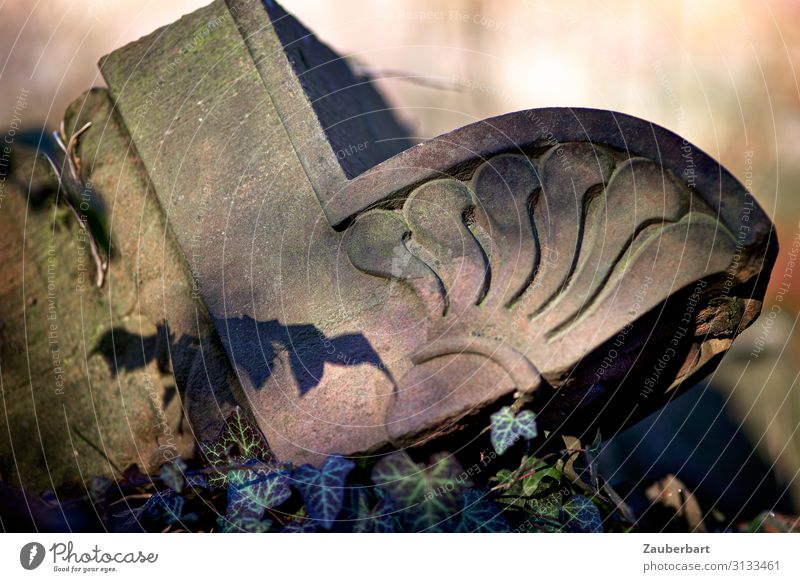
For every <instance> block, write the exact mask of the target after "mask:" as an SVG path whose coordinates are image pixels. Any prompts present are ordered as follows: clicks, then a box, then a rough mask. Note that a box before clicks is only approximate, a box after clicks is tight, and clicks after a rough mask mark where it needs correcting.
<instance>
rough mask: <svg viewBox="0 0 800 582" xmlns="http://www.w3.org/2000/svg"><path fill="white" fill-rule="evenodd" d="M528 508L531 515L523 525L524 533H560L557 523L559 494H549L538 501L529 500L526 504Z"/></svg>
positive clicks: (559, 506)
mask: <svg viewBox="0 0 800 582" xmlns="http://www.w3.org/2000/svg"><path fill="white" fill-rule="evenodd" d="M528 508H529V510H530V512H531V515H530V517H529V518H528V520H527V521H526V522H525V524H524V526H525V527H524V530H525V531H527V532H546V533H553V532H558V531H561V525H560V523H559V517H560V515H561V495H560V494H559V493H557V492H556V493H551V494H550V495H547V496H546V497H542V498H540V499H531V500H530V501H529V502H528Z"/></svg>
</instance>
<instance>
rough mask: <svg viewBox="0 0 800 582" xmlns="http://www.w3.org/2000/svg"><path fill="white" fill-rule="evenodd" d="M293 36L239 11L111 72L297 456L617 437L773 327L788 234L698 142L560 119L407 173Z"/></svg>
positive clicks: (592, 116) (400, 158)
mask: <svg viewBox="0 0 800 582" xmlns="http://www.w3.org/2000/svg"><path fill="white" fill-rule="evenodd" d="M265 6H266V7H265ZM283 15H284V13H283V12H282V11H281V10H280V9H279V8H278V7H277V5H275V4H274V3H272V2H267V3H266V4H265V5H263V4H262V3H260V2H256V1H239V0H230V1H228V2H227V3H225V2H222V1H218V2H215V3H214V4H212V5H210V6H209V7H207V8H205V9H202V10H200V11H198V12H196V13H194V14H192V15H189V16H187V17H185V18H184V19H182V20H181V21H179V22H178V23H176V24H174V25H171V26H169V27H167V28H166V29H162V30H160V31H157V32H156V33H154V34H153V35H151V36H149V37H146V38H144V39H142V40H140V41H137V42H136V43H134V44H132V45H129V46H128V47H125V48H123V49H121V50H120V51H117V52H115V53H113V54H112V55H110V56H109V57H107V58H106V59H105V60H104V61H103V62H102V63H101V69H102V71H103V74H104V76H105V78H106V80H107V81H108V84H109V91H110V93H111V95H112V97H113V99H114V102H115V106H116V107H117V109H118V111H119V113H120V116H121V119H122V121H123V123H124V125H125V127H126V128H127V131H128V133H129V134H130V136H131V140H132V143H133V144H134V146H135V148H136V151H137V153H138V154H139V156H140V158H141V160H142V163H143V166H144V169H145V171H146V173H147V175H148V176H149V178H150V180H151V183H152V186H153V189H154V192H155V195H156V196H157V198H158V202H159V204H160V207H161V210H162V212H163V213H164V216H165V217H166V223H168V224H169V225H170V229H171V231H172V232H174V235H175V240H176V243H177V245H178V246H179V247H180V248H181V249H182V251H183V254H184V256H185V258H186V261H187V263H188V265H189V267H190V269H191V272H192V275H193V277H194V280H195V282H196V283H197V285H198V286H199V292H200V296H201V297H202V300H203V302H204V304H205V306H206V307H207V309H208V312H209V314H210V318H211V320H212V321H213V324H214V326H215V328H216V330H217V332H218V334H219V337H220V339H221V341H222V344H223V345H224V348H225V351H226V353H227V356H228V358H229V360H230V363H231V365H232V367H233V369H234V370H235V371H236V374H237V376H238V379H239V382H240V384H241V387H242V389H243V393H242V394H241V395H240V397H239V398H240V400H241V402H242V405H243V406H245V407H246V408H248V409H249V410H250V411H252V413H253V415H254V417H255V418H256V420H257V421H258V423H259V426H260V427H261V428H262V430H263V431H264V433H265V434H266V436H267V438H268V440H269V442H270V445H271V446H272V448H273V449H274V450H275V452H276V454H277V455H278V456H279V457H281V458H284V459H292V460H295V461H307V460H311V461H314V460H317V459H319V458H320V456H321V455H324V454H328V453H333V452H336V453H344V454H357V453H363V452H369V451H372V450H376V449H379V448H381V447H383V446H385V445H387V444H388V443H390V442H392V443H394V444H398V445H399V444H402V445H406V444H414V443H419V442H424V441H426V440H428V439H430V438H433V437H435V436H438V435H441V434H443V433H447V432H451V431H454V430H461V429H464V428H467V429H469V428H474V427H475V426H476V424H479V423H480V422H482V420H479V419H481V418H484V417H485V415H486V414H487V413H488V412H490V411H491V410H492V409H494V408H496V407H497V406H499V405H500V403H501V402H510V401H512V400H515V399H517V400H521V403H522V404H525V405H528V406H532V407H533V408H535V409H536V410H537V411H538V412H539V415H540V420H541V422H542V424H543V425H544V428H549V429H554V428H558V427H560V426H564V423H566V424H567V425H571V427H573V428H574V427H578V428H579V430H578V431H577V432H580V431H581V430H583V429H588V428H590V427H592V426H593V425H595V424H597V423H600V424H602V425H603V427H604V428H605V429H607V428H616V427H618V426H620V425H624V424H625V423H628V422H630V421H631V420H633V419H635V418H637V417H638V416H641V415H642V414H645V413H646V412H649V411H650V410H652V409H653V408H655V407H657V406H659V405H661V404H662V403H663V402H664V400H665V398H666V397H667V396H668V395H669V393H670V391H671V390H673V389H675V388H677V387H679V386H681V385H686V384H687V383H688V382H689V381H690V380H691V379H692V378H693V377H695V376H696V375H698V374H700V373H702V372H703V371H704V370H707V369H708V367H709V366H712V365H714V364H715V362H716V361H717V360H718V359H719V357H720V355H721V354H722V353H723V352H724V351H725V350H726V349H727V347H728V346H729V345H730V343H731V341H732V339H733V337H735V335H736V334H737V333H738V332H739V331H741V329H743V328H744V327H745V326H747V325H748V324H749V323H750V322H751V321H752V319H753V318H754V317H755V316H756V315H757V314H758V311H759V309H760V299H761V297H762V296H763V290H764V287H765V285H766V281H767V279H768V275H769V271H770V269H771V266H772V262H773V260H774V256H775V253H776V250H777V249H776V243H775V237H774V232H773V231H772V225H771V224H770V222H769V220H768V219H767V218H766V216H765V215H764V213H763V212H762V211H761V209H760V208H759V207H758V205H757V204H756V203H755V202H754V200H753V198H752V196H751V195H750V194H749V193H748V192H746V191H745V189H744V188H743V187H742V186H741V185H740V184H739V183H738V182H736V180H735V179H734V178H733V177H732V176H730V174H729V173H728V172H726V171H725V170H724V169H723V168H721V167H720V166H719V164H717V163H716V162H715V161H713V160H712V159H710V158H709V157H708V156H706V155H705V154H704V153H702V152H701V151H699V150H698V149H697V148H695V147H694V146H692V145H691V144H689V143H687V142H686V141H684V140H682V139H681V138H680V137H678V136H676V135H674V134H672V133H670V132H668V131H666V130H664V129H662V128H659V127H657V126H654V125H652V124H650V123H647V122H645V121H642V120H639V119H635V118H632V117H629V116H626V115H622V114H617V113H612V112H606V111H594V110H583V109H558V108H554V109H543V110H531V111H524V112H519V113H514V114H509V115H505V116H501V117H498V118H494V119H490V120H485V121H482V122H479V123H476V124H473V125H470V126H467V127H465V128H462V129H459V130H457V131H455V132H452V133H450V134H448V135H446V136H442V137H440V138H437V139H435V140H431V141H429V142H427V143H424V144H420V145H418V146H415V147H413V148H410V149H407V150H405V151H402V153H397V152H398V151H399V150H401V149H403V148H404V147H405V146H406V145H407V144H406V143H405V142H404V141H402V140H397V139H396V138H398V136H400V135H401V129H400V128H399V126H398V125H397V124H396V123H394V122H393V121H392V120H391V118H389V117H387V115H388V114H386V113H385V112H384V111H383V109H385V105H383V104H382V103H381V102H380V100H379V97H378V96H377V94H375V93H374V91H372V90H371V89H368V90H367V92H362V91H359V90H357V89H356V88H354V87H351V86H350V85H351V84H352V79H351V76H349V75H350V73H349V71H347V69H346V67H345V65H344V63H343V62H340V61H335V62H333V63H331V62H329V61H331V58H332V56H331V55H332V53H330V52H329V50H328V49H326V48H324V47H322V46H321V45H319V44H318V43H317V41H316V40H315V39H313V37H309V36H306V35H305V31H304V30H303V29H301V28H299V25H298V24H297V23H296V21H294V20H293V19H290V18H284V17H283ZM307 44H308V45H309V46H308V48H306V45H307ZM326 62H328V63H329V64H328V65H326V67H323V68H322V69H320V68H319V67H316V66H315V64H322V63H326ZM326 71H329V73H326ZM343 94H345V95H347V96H348V99H347V100H346V102H343V101H340V100H339V98H340V96H341V95H343ZM377 111H380V113H378V112H377ZM354 119H357V120H358V121H352V120H354ZM347 120H351V121H349V122H348V121H347ZM345 127H346V130H344V129H343V128H345ZM365 136H366V137H365ZM383 138H388V139H390V141H389V142H387V141H383ZM360 140H365V141H363V142H362V141H360ZM348 142H349V143H348ZM362 143H363V144H366V145H364V147H363V148H361V147H360V145H361V144H362ZM387 143H391V144H393V145H388V146H387V145H386V144H387ZM342 152H345V153H342ZM395 153H396V154H397V155H394V156H393V157H390V156H392V154H395ZM167 315H168V317H167V320H168V321H169V314H167ZM534 397H535V398H534Z"/></svg>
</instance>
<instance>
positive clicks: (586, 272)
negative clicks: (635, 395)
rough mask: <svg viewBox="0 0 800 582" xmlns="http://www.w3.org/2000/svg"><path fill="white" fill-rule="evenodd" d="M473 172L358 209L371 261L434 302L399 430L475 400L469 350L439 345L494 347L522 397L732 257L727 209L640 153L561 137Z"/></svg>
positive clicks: (361, 262)
mask: <svg viewBox="0 0 800 582" xmlns="http://www.w3.org/2000/svg"><path fill="white" fill-rule="evenodd" d="M642 124H643V125H644V123H643V122H642ZM422 147H423V148H424V146H422ZM469 174H470V173H468V175H465V176H464V177H463V178H462V179H458V178H455V177H439V178H435V179H432V180H430V181H427V182H425V183H423V184H420V185H417V186H416V187H415V188H413V189H412V190H411V191H410V193H409V194H408V195H407V197H405V199H404V200H403V201H402V204H401V205H396V207H395V208H391V209H373V210H368V211H366V212H364V213H362V214H360V215H358V216H357V217H356V219H355V221H354V222H353V224H352V225H351V226H350V227H349V228H348V229H347V232H346V235H345V236H346V241H345V248H346V251H347V255H348V257H349V259H350V261H351V262H352V264H353V265H354V266H355V267H356V268H357V269H359V270H360V271H362V272H364V273H367V274H370V275H372V276H376V277H382V278H384V279H387V280H392V281H398V282H402V283H403V284H405V285H407V286H408V287H409V288H410V289H412V290H413V292H414V294H415V295H416V297H417V299H418V300H419V301H420V302H421V303H422V304H423V305H424V306H425V312H426V314H427V317H428V321H427V323H426V325H423V326H421V329H420V341H419V344H418V345H417V346H416V347H415V349H414V350H413V351H412V352H411V353H410V354H409V358H410V360H411V361H412V362H413V364H414V368H412V369H411V370H410V371H409V372H407V373H406V374H405V375H404V376H403V378H401V379H400V381H399V386H398V395H397V399H396V401H395V402H394V403H393V404H392V405H391V406H390V408H389V411H388V414H387V424H388V426H390V434H392V433H393V436H395V437H396V438H398V439H401V440H403V438H404V435H406V434H407V433H411V434H414V435H415V436H418V431H416V430H414V429H413V427H412V426H409V423H408V422H407V420H406V417H407V416H409V415H410V416H415V414H414V410H415V409H417V408H420V405H422V408H425V405H427V406H428V407H432V408H436V409H438V411H437V412H438V414H436V422H434V423H431V424H432V425H437V424H439V423H441V422H443V421H446V420H452V419H453V418H457V417H458V416H459V415H462V414H466V413H468V412H469V408H470V407H473V406H474V405H475V402H473V401H469V402H466V401H462V399H460V398H459V397H458V394H457V391H458V385H457V383H454V382H453V379H452V378H451V376H454V375H455V376H459V375H462V376H463V378H464V382H469V381H472V380H469V379H468V376H469V374H468V373H465V372H462V371H461V370H459V368H461V367H462V364H460V363H459V362H457V361H456V362H454V363H452V364H451V365H450V366H449V367H448V368H439V367H438V366H437V365H436V364H433V365H430V363H431V362H432V361H434V360H436V359H437V358H443V357H446V356H454V355H456V356H457V355H463V354H473V355H479V356H482V357H484V358H487V359H488V360H491V361H492V362H493V363H494V364H496V365H497V366H498V367H499V368H501V369H502V370H503V371H504V372H505V373H506V374H507V375H508V376H509V378H510V380H511V385H513V388H514V390H515V391H517V396H518V397H519V396H521V395H526V396H527V395H531V394H532V393H533V392H535V391H536V390H537V389H538V388H539V386H540V384H541V381H542V379H541V376H540V372H539V370H540V369H545V370H547V371H548V372H550V374H549V376H550V380H551V381H553V382H556V383H557V382H559V380H560V379H561V378H560V376H561V375H562V372H563V370H569V371H570V372H573V373H574V372H575V370H574V369H573V366H577V365H579V363H580V361H581V360H582V359H583V358H585V357H587V356H588V355H590V354H591V352H592V351H593V350H594V349H597V348H600V347H602V345H603V343H604V342H605V341H607V340H608V338H609V337H611V336H614V335H617V334H619V333H620V332H621V331H622V330H625V329H627V328H628V327H629V326H631V325H633V324H634V323H635V322H636V321H637V320H638V319H639V318H640V317H641V316H642V315H644V314H646V313H648V312H650V311H651V310H652V309H654V308H656V307H657V306H658V305H659V304H661V303H663V302H664V301H665V300H666V299H667V298H668V297H669V296H670V295H671V294H672V293H673V292H677V291H680V290H682V289H683V288H684V287H686V286H687V285H690V284H691V283H694V282H699V281H704V282H705V281H707V280H708V279H709V278H713V277H716V276H719V275H722V274H724V273H725V272H726V271H727V270H728V268H729V267H730V266H731V262H732V258H733V255H734V252H735V250H736V239H735V236H734V234H733V233H732V232H731V230H730V229H729V228H728V227H727V226H726V225H725V224H724V223H723V222H721V221H720V220H719V216H718V213H717V211H716V210H715V209H714V208H712V207H711V206H710V205H709V204H708V203H707V202H706V201H705V200H704V199H703V197H702V196H699V195H697V194H696V193H694V192H693V191H692V189H691V188H690V187H689V186H687V185H686V184H685V183H683V182H681V181H680V180H679V179H678V177H677V176H676V175H675V174H674V173H673V172H671V171H670V170H667V169H665V168H664V167H662V166H660V165H659V164H657V163H656V162H654V161H652V160H650V159H647V158H645V157H639V156H636V155H635V154H632V153H631V152H623V151H619V150H615V149H614V148H611V147H607V146H604V145H600V144H593V143H590V142H585V141H584V142H567V143H559V144H556V145H552V146H550V147H544V148H541V149H540V151H537V152H535V153H532V154H530V155H525V154H522V153H506V154H499V155H495V156H492V157H490V158H488V159H486V160H485V161H482V162H481V163H480V165H479V166H478V167H477V168H475V169H474V171H472V172H471V175H469ZM732 276H733V277H735V274H732ZM703 286H704V287H705V283H703ZM750 311H751V313H750V317H752V311H753V310H752V309H751V310H750ZM742 315H743V313H742ZM740 323H743V324H744V325H746V324H747V321H744V322H740ZM701 345H702V344H701ZM620 347H622V346H620ZM619 351H620V350H614V352H616V353H619ZM697 356H698V354H697V353H692V354H691V355H690V356H689V360H688V361H687V362H686V364H687V368H688V369H687V370H682V372H683V373H680V374H677V375H676V379H675V381H676V382H680V381H681V380H683V378H684V376H686V375H688V373H689V372H690V371H693V369H694V368H695V367H697V366H698V364H700V363H701V362H700V361H698V358H697ZM466 367H467V368H468V365H467V366H466ZM579 374H580V372H579ZM607 379H608V380H612V378H610V377H609V378H607ZM494 384H496V382H494ZM493 387H494V386H493V383H490V384H489V386H487V390H488V391H491V389H492V388H493ZM465 405H466V406H465ZM391 427H395V430H392V428H391Z"/></svg>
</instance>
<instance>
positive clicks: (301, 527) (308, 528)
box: [281, 518, 317, 533]
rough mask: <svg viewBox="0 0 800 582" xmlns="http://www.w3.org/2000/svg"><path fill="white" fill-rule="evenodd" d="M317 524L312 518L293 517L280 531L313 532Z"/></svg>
mask: <svg viewBox="0 0 800 582" xmlns="http://www.w3.org/2000/svg"><path fill="white" fill-rule="evenodd" d="M316 531H317V524H316V522H315V521H314V520H313V519H308V518H306V519H294V520H292V521H290V522H289V523H287V524H286V525H284V526H283V527H282V528H281V533H314V532H316Z"/></svg>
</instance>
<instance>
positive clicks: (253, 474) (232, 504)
mask: <svg viewBox="0 0 800 582" xmlns="http://www.w3.org/2000/svg"><path fill="white" fill-rule="evenodd" d="M245 465H247V466H252V467H253V468H252V469H235V470H233V471H229V472H228V478H227V480H228V511H227V515H228V517H231V518H233V517H235V516H244V515H252V516H255V517H258V518H261V517H262V516H263V515H264V509H266V508H272V507H277V506H278V505H280V504H281V503H283V502H284V501H286V500H287V499H289V497H291V496H292V490H291V489H290V488H289V483H290V479H289V471H287V470H285V469H281V468H279V467H272V466H263V464H261V463H259V461H256V460H254V459H253V460H250V461H248V462H247V463H245Z"/></svg>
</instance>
